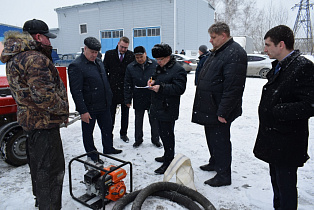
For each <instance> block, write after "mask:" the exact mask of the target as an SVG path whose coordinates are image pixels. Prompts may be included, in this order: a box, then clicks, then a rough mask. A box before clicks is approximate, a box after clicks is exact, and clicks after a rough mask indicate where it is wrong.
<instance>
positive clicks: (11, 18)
mask: <svg viewBox="0 0 314 210" xmlns="http://www.w3.org/2000/svg"><path fill="white" fill-rule="evenodd" d="M99 1H100V0H98V1H95V0H52V1H47V0H13V1H12V2H14V3H10V1H5V3H4V2H2V4H1V6H2V9H1V13H0V23H3V24H8V25H13V26H19V27H23V24H24V22H25V21H26V20H30V19H33V18H36V19H41V20H43V21H45V22H46V23H47V24H48V26H49V28H57V27H58V18H57V13H56V11H54V9H56V8H59V7H65V6H72V5H77V4H83V3H92V2H99ZM177 2H178V3H179V2H180V0H177ZM270 2H273V3H272V4H273V6H276V7H279V8H282V9H285V10H288V12H289V18H290V19H289V23H288V26H289V27H291V28H293V25H294V22H295V19H296V15H297V11H298V9H295V10H294V11H292V10H291V8H292V7H293V6H294V5H295V4H297V3H300V0H279V1H278V0H276V1H272V0H256V3H257V5H258V6H259V7H263V6H266V7H267V6H269V5H270ZM281 2H284V3H283V4H282V3H281ZM10 4H11V5H10ZM311 12H312V13H313V10H312V9H311ZM313 15H314V14H312V16H313Z"/></svg>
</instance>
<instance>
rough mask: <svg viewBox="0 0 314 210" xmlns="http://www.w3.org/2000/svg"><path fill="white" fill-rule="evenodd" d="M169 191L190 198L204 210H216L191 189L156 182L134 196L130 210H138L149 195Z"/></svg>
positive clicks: (170, 183)
mask: <svg viewBox="0 0 314 210" xmlns="http://www.w3.org/2000/svg"><path fill="white" fill-rule="evenodd" d="M169 190H171V191H175V192H177V193H180V194H183V195H185V196H187V197H189V198H191V199H192V200H194V201H197V202H198V203H199V204H200V205H201V206H202V207H203V208H204V209H205V210H216V208H215V207H214V205H213V204H212V203H211V202H210V201H209V200H208V199H207V198H206V197H204V196H203V195H202V194H200V193H199V192H197V191H195V190H193V189H191V188H188V187H186V186H184V185H179V184H176V183H172V182H157V183H153V184H151V185H148V186H147V187H145V188H144V189H142V190H141V191H140V193H139V194H138V195H137V196H136V198H135V200H134V202H133V205H132V210H140V209H141V206H142V204H143V203H144V201H145V199H146V198H147V197H148V196H149V195H151V194H153V193H155V192H158V191H169Z"/></svg>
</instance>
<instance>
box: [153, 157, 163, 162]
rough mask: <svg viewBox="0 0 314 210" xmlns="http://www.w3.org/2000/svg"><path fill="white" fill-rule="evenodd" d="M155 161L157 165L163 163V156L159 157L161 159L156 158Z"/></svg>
mask: <svg viewBox="0 0 314 210" xmlns="http://www.w3.org/2000/svg"><path fill="white" fill-rule="evenodd" d="M155 160H156V161H157V162H159V163H163V162H164V160H165V157H164V156H161V157H156V158H155Z"/></svg>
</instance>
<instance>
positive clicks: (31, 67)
mask: <svg viewBox="0 0 314 210" xmlns="http://www.w3.org/2000/svg"><path fill="white" fill-rule="evenodd" d="M3 43H4V49H3V51H2V54H1V61H2V62H3V63H6V74H7V79H8V82H9V85H10V89H11V92H12V95H13V98H14V99H15V101H16V103H17V105H18V106H17V120H18V123H19V124H20V125H21V126H22V127H23V129H24V130H27V131H29V130H34V129H50V128H54V127H58V126H59V125H60V124H61V123H63V122H64V121H65V120H66V119H67V118H68V115H69V103H68V99H67V92H66V89H65V87H64V84H63V82H62V80H61V78H60V76H59V73H58V70H57V69H56V68H55V66H54V65H53V63H52V62H51V61H50V59H49V58H48V57H47V56H45V55H44V54H42V53H40V52H39V51H36V49H35V48H36V47H35V46H36V43H35V41H34V40H33V38H32V37H31V36H30V35H29V34H28V33H20V32H16V31H15V32H13V31H10V32H7V33H6V34H5V38H4V40H3Z"/></svg>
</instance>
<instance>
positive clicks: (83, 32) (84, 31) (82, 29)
mask: <svg viewBox="0 0 314 210" xmlns="http://www.w3.org/2000/svg"><path fill="white" fill-rule="evenodd" d="M80 33H81V34H86V33H87V24H81V25H80Z"/></svg>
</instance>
